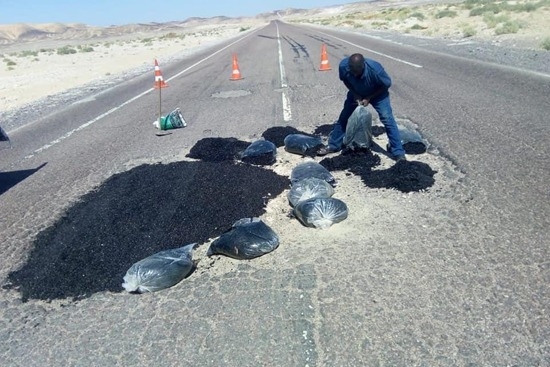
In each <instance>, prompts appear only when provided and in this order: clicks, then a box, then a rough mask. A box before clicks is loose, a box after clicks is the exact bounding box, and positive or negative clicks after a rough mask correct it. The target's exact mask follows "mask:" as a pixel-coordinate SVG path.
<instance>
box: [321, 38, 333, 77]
mask: <svg viewBox="0 0 550 367" xmlns="http://www.w3.org/2000/svg"><path fill="white" fill-rule="evenodd" d="M319 70H321V71H325V70H331V67H330V64H329V62H328V55H327V46H326V45H325V44H324V43H323V46H322V47H321V66H319Z"/></svg>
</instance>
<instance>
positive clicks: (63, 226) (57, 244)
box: [4, 126, 435, 301]
mask: <svg viewBox="0 0 550 367" xmlns="http://www.w3.org/2000/svg"><path fill="white" fill-rule="evenodd" d="M321 131H322V132H323V133H325V134H326V133H327V131H330V127H329V126H325V127H324V128H318V130H317V131H316V132H315V134H319V132H321ZM295 133H300V134H306V135H307V133H304V132H300V131H298V130H296V129H294V128H292V127H288V126H287V127H275V128H270V129H268V130H267V131H266V132H264V134H263V135H262V137H263V138H264V139H266V140H269V141H271V142H273V143H274V144H275V145H276V146H277V147H281V146H282V145H284V143H283V140H284V137H285V136H287V135H288V134H295ZM248 145H250V142H244V141H240V140H238V139H235V138H206V139H202V140H200V141H198V142H197V144H196V145H195V146H194V147H193V148H192V149H191V150H190V152H189V154H188V155H187V157H188V158H190V159H191V160H190V161H187V160H185V161H180V162H173V163H169V164H160V163H159V164H145V165H141V166H138V167H135V168H133V169H130V170H129V171H126V172H123V173H119V174H116V175H114V176H112V177H110V178H109V179H108V180H106V181H105V182H104V183H103V184H102V185H100V186H99V187H97V188H96V189H95V190H93V191H92V192H89V193H88V194H86V195H84V196H83V197H82V198H81V199H80V200H79V201H78V202H77V203H75V204H74V205H73V206H72V207H71V208H69V209H68V210H67V211H66V212H65V213H64V215H63V216H62V217H60V218H59V219H58V220H57V221H56V222H55V223H54V224H53V225H52V226H51V227H49V228H47V229H46V230H44V231H42V232H41V233H40V234H39V235H38V236H37V237H36V239H35V241H34V246H33V250H32V251H31V253H30V254H29V258H28V260H27V262H26V264H25V265H24V266H23V267H22V268H20V269H18V270H16V271H14V272H12V273H10V274H9V276H8V279H7V283H6V284H5V285H4V288H6V289H15V290H17V291H19V292H20V294H21V298H22V300H23V301H28V300H29V299H40V300H46V301H51V300H54V299H67V298H69V299H70V298H72V299H73V300H78V299H81V298H85V297H89V296H91V295H92V294H94V293H96V292H105V291H111V292H121V291H123V288H122V286H121V284H122V278H123V276H124V274H125V273H126V271H127V270H128V268H129V267H130V266H131V265H132V264H133V263H135V262H136V261H139V260H141V259H143V258H145V257H147V256H150V255H152V254H154V253H156V252H159V251H162V250H167V249H172V248H176V247H181V246H183V245H186V244H190V243H198V244H199V246H200V245H201V244H204V243H206V242H208V241H209V240H212V239H214V238H216V237H219V236H220V235H221V234H222V233H224V232H225V231H227V230H228V229H230V228H231V225H232V224H233V223H234V222H236V221H237V220H239V219H242V218H250V217H260V216H262V214H264V213H265V208H266V204H267V203H268V201H269V200H270V199H272V198H275V197H277V196H278V195H280V194H281V193H282V192H283V191H284V190H286V189H288V188H289V187H290V180H289V178H288V177H286V176H281V175H279V174H277V173H275V172H274V171H273V170H272V169H270V167H268V166H259V165H254V164H244V163H243V162H240V161H239V160H238V156H239V153H240V152H242V151H243V150H244V149H246V148H247V147H248ZM320 163H321V164H322V165H323V166H324V167H326V168H327V169H328V170H329V171H342V170H346V171H347V172H348V174H354V175H358V176H360V177H361V178H362V181H363V182H364V183H365V185H366V186H368V187H373V188H383V187H385V188H393V189H397V190H400V191H403V192H411V191H420V190H425V189H427V188H429V187H430V186H431V185H433V184H434V174H435V171H433V170H432V169H431V168H430V167H429V166H428V165H427V164H425V163H421V162H398V163H397V164H395V165H393V166H392V167H390V168H389V169H386V170H376V169H374V168H375V167H376V166H378V165H379V164H380V158H379V157H378V156H377V155H374V154H373V153H372V152H369V151H367V152H362V153H359V154H340V155H335V156H333V157H331V158H324V159H323V160H322V161H321V162H320Z"/></svg>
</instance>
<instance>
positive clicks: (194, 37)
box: [0, 25, 242, 111]
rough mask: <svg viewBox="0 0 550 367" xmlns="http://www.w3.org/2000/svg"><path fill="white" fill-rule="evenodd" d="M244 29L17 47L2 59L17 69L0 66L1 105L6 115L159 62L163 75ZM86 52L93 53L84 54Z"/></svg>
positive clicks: (216, 28) (200, 29)
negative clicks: (166, 66) (176, 61)
mask: <svg viewBox="0 0 550 367" xmlns="http://www.w3.org/2000/svg"><path fill="white" fill-rule="evenodd" d="M241 27H242V26H241V25H229V26H215V25H210V26H203V27H196V28H194V29H191V30H188V31H187V33H186V35H185V37H183V38H181V37H177V38H166V37H158V36H157V37H151V38H149V37H147V38H134V39H132V38H131V37H128V38H127V39H118V40H115V41H113V40H101V41H73V42H71V41H63V42H59V41H58V42H55V43H53V42H48V41H42V42H40V43H33V44H28V45H17V46H11V49H12V50H13V49H15V48H16V47H17V48H19V49H20V50H19V51H17V52H15V51H12V50H9V51H11V52H9V53H4V61H5V60H6V59H8V60H10V61H12V62H13V63H15V65H11V67H8V66H7V63H6V61H5V62H4V65H1V66H0V105H1V106H2V110H3V111H8V110H11V109H16V108H20V107H23V106H24V105H26V104H28V103H32V102H33V101H36V100H39V99H41V98H43V97H47V96H49V95H53V94H56V93H59V92H62V91H65V90H68V89H71V88H76V87H80V86H83V85H85V84H87V83H90V82H93V81H100V80H102V79H108V78H109V77H110V76H112V75H117V74H119V73H121V72H124V71H126V70H131V69H135V68H139V67H150V68H151V71H152V70H153V68H154V60H155V59H157V60H158V62H159V64H160V65H161V71H162V64H163V62H166V61H168V59H170V58H172V57H177V56H178V55H182V54H186V53H191V52H194V51H196V50H197V48H199V47H204V46H206V45H211V44H213V43H215V42H217V41H219V40H222V39H225V38H228V37H232V36H235V35H237V34H238V33H239V32H240V31H241ZM66 45H71V46H72V48H73V49H75V50H77V52H76V53H73V54H63V55H60V54H58V53H57V50H58V49H59V48H61V47H64V46H66ZM78 46H80V48H79V47H78ZM86 47H91V48H92V49H93V51H90V52H84V51H82V50H84V49H85V48H86ZM21 49H22V50H21ZM41 50H42V51H41ZM0 53H2V48H0ZM35 53H37V54H35Z"/></svg>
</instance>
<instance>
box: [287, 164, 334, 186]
mask: <svg viewBox="0 0 550 367" xmlns="http://www.w3.org/2000/svg"><path fill="white" fill-rule="evenodd" d="M310 177H315V178H319V179H321V180H325V181H326V182H328V183H329V184H330V185H331V186H333V187H335V186H336V179H335V178H334V176H332V174H331V173H330V172H329V170H327V169H326V168H325V167H323V166H322V165H321V164H319V163H317V162H315V161H308V162H302V163H299V164H298V165H296V167H294V168H293V169H292V172H291V173H290V183H291V184H292V185H294V184H295V183H296V182H298V181H301V180H303V179H304V178H310Z"/></svg>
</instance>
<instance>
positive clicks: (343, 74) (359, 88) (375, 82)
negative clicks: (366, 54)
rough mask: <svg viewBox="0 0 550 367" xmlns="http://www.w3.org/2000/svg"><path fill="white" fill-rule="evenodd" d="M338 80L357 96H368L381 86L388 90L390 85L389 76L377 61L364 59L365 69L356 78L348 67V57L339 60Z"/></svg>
mask: <svg viewBox="0 0 550 367" xmlns="http://www.w3.org/2000/svg"><path fill="white" fill-rule="evenodd" d="M338 72H339V76H340V80H341V81H342V82H344V84H345V85H346V87H348V89H349V90H351V92H352V93H353V94H355V95H356V96H357V97H361V98H370V97H371V96H372V95H373V94H374V93H375V92H377V91H378V90H379V89H380V88H381V87H383V88H385V89H386V90H388V89H389V88H390V86H391V78H390V76H389V75H388V73H386V70H384V67H383V66H382V65H381V64H380V63H379V62H377V61H374V60H371V59H365V70H364V71H363V75H361V77H360V78H356V77H355V76H354V75H353V74H352V73H351V72H350V69H349V58H347V57H346V58H345V59H343V60H342V61H341V62H340V66H339V67H338Z"/></svg>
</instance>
